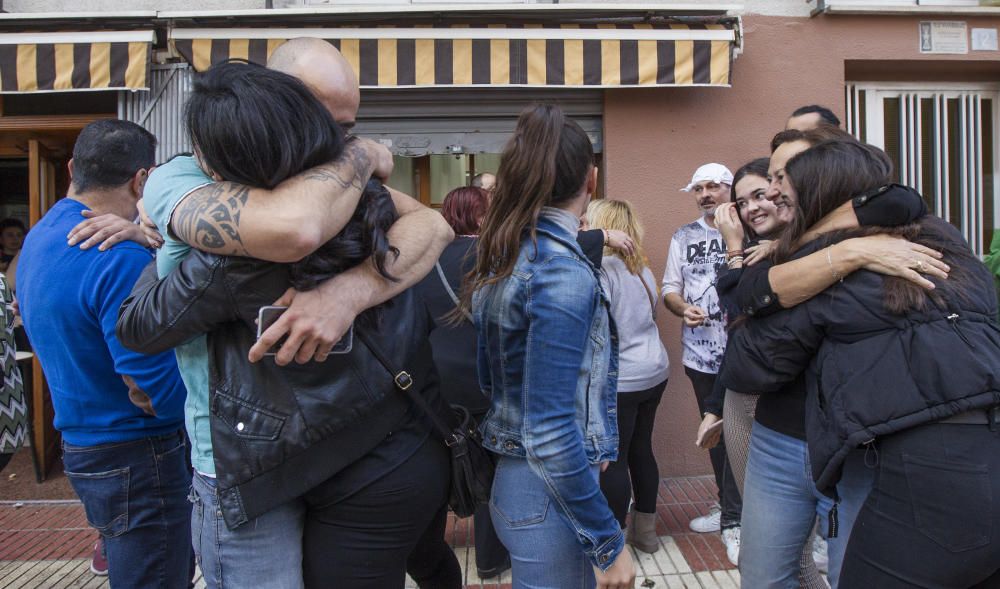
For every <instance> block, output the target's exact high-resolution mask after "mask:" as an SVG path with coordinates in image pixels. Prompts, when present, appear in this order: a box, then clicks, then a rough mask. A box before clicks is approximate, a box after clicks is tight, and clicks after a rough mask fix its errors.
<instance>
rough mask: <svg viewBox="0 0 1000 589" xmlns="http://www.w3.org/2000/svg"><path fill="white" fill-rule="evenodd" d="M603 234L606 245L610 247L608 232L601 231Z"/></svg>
mask: <svg viewBox="0 0 1000 589" xmlns="http://www.w3.org/2000/svg"><path fill="white" fill-rule="evenodd" d="M601 233H602V234H603V235H604V245H608V230H607V229H601Z"/></svg>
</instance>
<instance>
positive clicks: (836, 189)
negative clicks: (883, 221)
mask: <svg viewBox="0 0 1000 589" xmlns="http://www.w3.org/2000/svg"><path fill="white" fill-rule="evenodd" d="M785 173H786V174H787V175H788V178H789V181H790V182H791V184H792V187H794V188H795V191H796V192H797V194H798V207H797V210H796V215H795V219H794V220H793V221H792V222H791V223H790V224H789V226H788V228H787V230H786V231H785V233H784V235H783V236H782V238H781V240H780V241H779V243H778V248H777V251H776V253H775V261H776V262H779V263H780V262H782V261H787V260H788V259H789V258H790V257H791V255H792V254H793V253H794V251H795V250H796V249H797V248H798V247H799V244H798V241H799V239H800V238H801V237H802V235H803V234H804V233H805V232H806V230H807V229H809V228H810V227H812V226H813V225H814V224H816V222H817V221H819V220H820V219H822V218H823V217H825V216H826V215H827V214H829V213H830V212H832V211H833V210H834V209H836V208H837V207H839V206H840V205H842V204H844V203H845V202H849V201H850V200H851V199H852V198H854V197H855V196H858V195H860V194H863V193H865V192H869V191H872V190H875V189H879V188H880V187H883V186H886V185H888V184H890V183H891V182H892V180H891V175H892V161H891V160H890V159H889V156H888V155H886V153H885V152H884V151H882V150H881V149H879V148H877V147H874V146H872V145H868V144H864V143H859V142H857V141H853V140H851V141H844V140H836V141H825V142H822V143H819V144H817V145H815V146H813V147H811V148H810V149H807V150H805V151H803V152H802V153H800V154H798V155H796V156H795V157H793V158H791V159H790V160H789V161H788V163H787V164H786V166H785ZM875 234H889V235H895V236H898V237H903V238H906V239H909V240H910V241H913V242H915V243H919V244H921V245H925V246H927V247H930V248H932V249H935V250H938V251H940V252H941V253H942V254H944V259H945V262H947V263H949V265H950V266H951V272H950V273H949V276H948V280H945V281H938V280H936V279H934V278H930V279H931V280H932V281H933V282H934V283H935V286H936V287H937V288H935V289H934V290H933V291H927V290H926V289H924V288H922V287H920V286H918V285H916V284H914V283H912V282H910V281H909V280H906V279H903V278H898V277H894V276H886V277H885V278H884V283H883V284H884V292H883V294H884V297H883V303H884V305H885V308H886V309H887V310H888V311H890V312H892V313H896V314H903V313H906V312H907V311H910V310H923V309H926V308H927V305H928V303H929V302H931V301H933V302H934V303H935V304H936V305H938V306H940V307H946V306H947V299H948V298H951V297H956V298H959V299H964V298H966V297H965V295H963V294H962V290H963V285H964V284H968V283H969V281H970V280H972V276H971V275H969V273H968V272H966V271H965V270H964V269H963V267H964V266H967V264H955V263H953V262H954V261H957V260H959V259H963V260H966V261H971V260H974V259H975V256H974V255H973V254H972V252H971V250H969V248H968V247H967V246H965V245H964V243H963V242H962V240H961V238H960V237H957V238H956V237H955V234H956V232H955V230H954V228H951V227H950V226H948V225H947V223H945V222H944V221H942V220H940V219H937V218H935V217H931V216H927V217H924V218H923V219H921V220H919V221H918V222H916V223H913V224H910V225H905V226H902V227H863V228H860V229H855V230H850V231H840V232H833V233H830V234H827V235H824V236H823V237H822V238H821V239H822V240H823V241H822V243H824V244H831V243H834V242H838V241H841V240H843V239H846V238H849V237H860V236H866V235H875Z"/></svg>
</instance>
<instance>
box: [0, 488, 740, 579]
mask: <svg viewBox="0 0 1000 589" xmlns="http://www.w3.org/2000/svg"><path fill="white" fill-rule="evenodd" d="M714 496H715V484H714V481H713V480H712V478H711V477H686V478H672V479H664V480H663V481H662V483H661V485H660V496H659V502H658V505H657V512H658V514H659V518H658V523H657V533H658V534H659V535H660V544H661V545H662V549H661V550H659V551H658V552H656V553H655V554H651V555H650V554H645V553H642V552H635V551H633V553H632V554H633V558H634V559H635V561H636V563H637V566H638V569H639V571H638V573H639V574H638V576H637V579H636V587H642V588H655V589H660V588H669V589H673V588H675V587H678V588H679V587H688V588H699V589H710V588H712V589H714V588H726V589H736V588H738V587H739V574H738V573H737V572H736V570H734V567H732V566H731V565H730V564H729V561H728V560H726V551H725V548H724V547H723V545H722V542H721V540H720V538H719V535H718V534H695V533H692V532H691V531H690V530H689V529H688V527H687V524H688V521H690V519H691V518H693V517H696V516H698V515H700V514H703V513H707V511H708V508H709V506H710V505H711V504H712V501H713V498H714ZM446 533H447V535H448V540H449V542H450V543H451V544H452V546H453V547H454V549H455V554H456V555H457V556H458V559H459V562H460V564H461V565H462V570H463V571H464V572H465V579H466V583H467V584H466V587H467V588H469V589H471V588H475V589H506V588H508V587H510V575H509V573H506V574H504V575H502V576H501V577H499V578H494V579H489V580H487V581H483V580H481V579H479V577H478V576H477V575H476V567H475V548H474V547H473V546H472V544H473V543H472V537H473V535H472V521H471V519H465V520H457V519H456V518H455V517H454V516H451V517H450V519H449V522H448V528H447V531H446ZM95 538H96V534H95V533H94V532H93V530H91V529H90V528H89V527H88V526H87V522H86V518H85V516H84V514H83V508H82V507H81V506H80V504H79V503H77V502H25V503H20V504H16V503H14V502H10V501H2V502H0V587H4V588H12V589H13V588H26V589H27V588H45V589H50V588H51V589H56V588H63V587H74V588H82V587H106V586H107V584H106V579H105V578H102V577H95V576H94V575H92V574H91V573H90V570H89V568H88V562H89V560H88V559H89V556H90V551H91V550H92V549H93V542H94V539H95ZM198 581H199V582H198V584H197V586H198V587H203V586H204V583H203V582H201V579H200V578H199V579H198ZM266 586H267V585H266V582H265V583H263V584H262V585H261V587H266ZM407 587H415V585H413V584H412V583H408V584H407Z"/></svg>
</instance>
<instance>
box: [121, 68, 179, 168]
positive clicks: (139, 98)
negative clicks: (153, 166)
mask: <svg viewBox="0 0 1000 589" xmlns="http://www.w3.org/2000/svg"><path fill="white" fill-rule="evenodd" d="M193 76H194V70H193V69H192V68H191V67H190V66H189V65H187V64H168V65H154V66H153V67H152V71H150V80H149V92H121V93H119V98H118V118H120V119H125V120H127V121H132V122H133V123H136V124H139V125H142V126H143V127H145V128H146V129H147V130H148V131H149V132H150V133H152V134H153V135H155V136H156V139H157V146H156V161H157V162H158V163H163V162H165V161H166V160H168V159H170V158H171V157H173V156H175V155H177V154H178V153H184V152H190V151H191V150H192V147H191V139H190V138H189V137H188V135H187V131H186V130H185V129H184V103H185V102H187V99H188V96H189V95H190V94H191V79H192V77H193Z"/></svg>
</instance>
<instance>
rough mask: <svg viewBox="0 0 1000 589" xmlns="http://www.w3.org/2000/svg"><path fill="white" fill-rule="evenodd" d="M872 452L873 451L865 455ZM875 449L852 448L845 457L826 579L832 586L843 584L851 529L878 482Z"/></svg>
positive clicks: (838, 489)
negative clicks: (835, 525)
mask: <svg viewBox="0 0 1000 589" xmlns="http://www.w3.org/2000/svg"><path fill="white" fill-rule="evenodd" d="M867 452H870V453H871V454H870V455H869V454H866V453H867ZM869 462H872V463H874V462H875V450H865V449H859V450H853V451H851V452H850V453H849V454H848V455H847V458H846V459H845V460H844V472H843V474H842V475H841V477H840V480H839V481H838V482H837V495H838V496H839V498H840V502H839V503H837V523H838V524H839V525H838V528H839V529H838V530H837V532H838V533H837V537H836V538H830V540H829V543H828V544H827V546H828V550H829V552H828V554H829V556H830V568H829V569H828V570H829V572H828V573H827V580H828V581H830V587H832V589H837V587H838V585H840V569H841V567H842V566H843V564H844V552H845V551H846V550H847V541H848V540H849V539H850V537H851V529H852V528H854V522H855V521H856V520H857V519H858V513H860V512H861V507H862V506H863V505H864V504H865V500H866V499H868V494H869V493H870V492H871V490H872V487H873V486H874V485H875V471H876V467H877V465H876V464H869Z"/></svg>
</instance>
